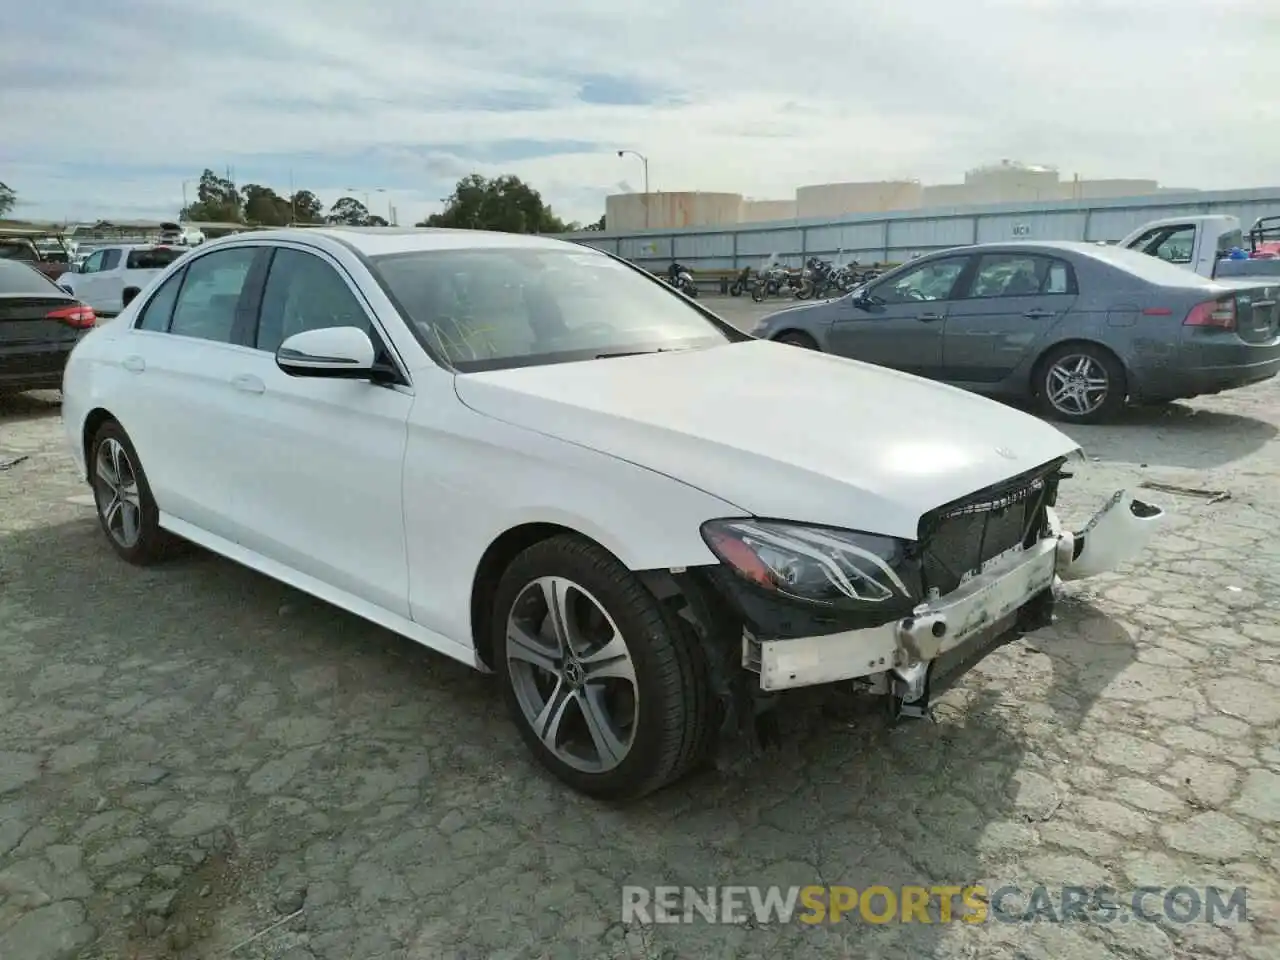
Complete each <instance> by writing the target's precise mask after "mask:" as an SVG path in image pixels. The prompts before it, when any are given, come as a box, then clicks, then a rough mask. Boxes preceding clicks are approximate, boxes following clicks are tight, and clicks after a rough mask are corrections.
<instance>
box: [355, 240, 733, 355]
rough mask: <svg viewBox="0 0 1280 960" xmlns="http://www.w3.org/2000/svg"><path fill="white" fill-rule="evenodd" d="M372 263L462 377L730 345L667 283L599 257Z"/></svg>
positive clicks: (529, 253)
mask: <svg viewBox="0 0 1280 960" xmlns="http://www.w3.org/2000/svg"><path fill="white" fill-rule="evenodd" d="M372 261H373V265H374V267H373V269H374V272H375V274H376V276H377V278H378V280H379V281H380V282H381V283H382V284H383V286H384V288H385V289H386V290H387V291H388V292H389V293H390V294H391V296H392V298H393V299H394V300H395V301H396V302H397V303H398V305H399V307H400V309H401V311H402V312H403V314H404V317H405V320H406V321H407V322H408V324H409V327H410V328H411V330H412V331H413V333H414V335H415V336H416V337H417V338H418V340H419V342H421V343H422V344H423V346H425V347H426V348H427V349H428V350H429V351H431V352H432V353H433V354H434V355H436V356H440V357H443V358H444V359H445V360H446V361H447V362H448V363H449V364H450V365H451V366H453V367H454V368H455V369H456V370H458V371H460V372H462V373H468V372H472V371H479V370H498V369H504V368H508V367H520V366H534V365H540V364H549V363H566V362H571V361H577V360H591V359H595V358H602V357H606V356H614V355H618V354H626V353H651V352H656V351H659V350H685V349H693V348H698V347H711V346H718V345H722V344H725V343H729V342H730V337H729V335H728V334H726V333H725V332H723V331H721V330H720V329H719V328H718V327H717V326H716V325H715V324H714V323H712V322H711V321H710V320H708V319H707V318H706V317H705V316H704V315H703V314H702V313H701V312H699V311H698V310H697V309H696V308H695V307H693V306H691V305H689V304H688V303H686V302H685V301H684V300H683V299H682V298H681V297H679V296H678V295H677V294H675V293H673V292H671V291H670V289H669V288H668V287H666V286H665V285H660V284H659V283H657V282H655V281H653V280H651V279H647V278H645V277H644V276H642V275H641V274H640V273H638V272H637V271H635V270H632V269H631V268H629V267H626V266H624V265H623V264H620V263H618V262H617V261H615V260H612V259H611V258H609V257H607V256H605V255H603V254H597V253H588V252H585V251H584V252H578V251H576V250H557V249H530V248H519V247H515V248H492V249H482V250H474V249H467V250H423V251H416V252H413V253H402V254H388V255H384V256H380V257H374V258H372Z"/></svg>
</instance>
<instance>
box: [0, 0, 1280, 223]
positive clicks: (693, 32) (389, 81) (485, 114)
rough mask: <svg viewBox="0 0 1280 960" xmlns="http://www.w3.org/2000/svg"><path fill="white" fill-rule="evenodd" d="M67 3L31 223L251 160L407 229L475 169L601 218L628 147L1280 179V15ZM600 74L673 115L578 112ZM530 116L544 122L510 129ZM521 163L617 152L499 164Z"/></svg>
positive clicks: (950, 170) (819, 170)
mask: <svg viewBox="0 0 1280 960" xmlns="http://www.w3.org/2000/svg"><path fill="white" fill-rule="evenodd" d="M49 6H50V12H49V13H43V12H41V11H40V8H39V5H34V8H33V6H32V5H22V6H20V7H15V8H14V9H13V10H10V11H7V13H6V20H7V23H6V29H5V34H4V37H3V38H2V39H0V45H2V46H0V49H3V53H4V60H5V63H6V65H7V67H8V69H7V71H6V76H7V77H9V78H11V79H12V78H14V77H24V76H25V77H30V78H31V79H32V81H33V83H34V84H37V85H38V84H42V83H48V82H52V81H53V80H55V79H56V80H57V82H58V83H59V84H62V83H66V82H67V81H70V80H72V79H74V78H76V77H77V76H78V73H77V71H80V70H83V71H84V72H85V76H84V78H83V79H81V80H80V81H79V83H78V84H77V85H75V86H72V87H63V86H54V87H53V88H51V89H45V90H44V92H40V90H38V89H31V90H28V91H25V92H23V91H18V92H16V93H15V91H14V89H13V88H12V87H11V86H8V85H7V86H6V90H7V92H6V96H5V98H4V99H3V100H0V131H3V140H0V180H3V181H5V182H7V183H9V184H10V185H11V186H13V187H14V188H16V189H17V190H18V191H19V193H20V195H21V196H22V198H23V199H24V200H25V201H26V202H27V203H28V204H31V206H28V207H24V208H23V210H22V212H28V211H37V210H38V212H39V214H40V215H45V216H62V215H68V216H89V215H102V214H105V213H108V212H111V211H117V212H118V213H119V215H121V216H124V215H129V214H130V213H131V212H132V213H133V214H134V215H140V213H141V212H142V211H157V212H158V211H161V210H164V211H172V209H173V208H174V207H176V205H177V204H178V203H179V202H180V200H181V179H182V178H183V177H195V176H198V175H199V172H200V170H201V169H203V168H204V167H205V166H212V167H214V168H215V169H221V168H222V167H223V166H225V165H226V164H233V165H234V166H235V167H236V168H237V170H238V171H240V170H253V171H254V174H253V175H254V177H255V178H256V179H259V180H264V181H267V182H271V183H272V185H273V186H276V187H277V189H284V188H286V187H287V185H288V174H289V168H292V171H293V177H294V180H295V182H296V184H297V185H298V186H300V187H303V186H310V187H313V188H319V189H317V192H319V193H321V195H322V198H323V199H325V200H327V201H332V200H333V199H336V198H337V196H339V195H341V193H343V192H344V188H346V187H357V188H361V189H368V190H370V191H373V190H374V189H375V188H376V187H377V186H380V185H381V186H386V187H388V194H387V195H386V197H389V198H390V199H392V200H393V202H395V203H396V205H397V207H398V208H399V213H400V219H401V221H402V222H405V221H407V220H410V219H411V218H412V219H417V218H419V217H421V216H422V215H423V214H425V213H426V212H427V211H428V210H430V209H434V208H437V207H438V206H439V199H440V197H442V196H444V195H445V194H446V193H448V190H449V185H450V184H451V182H452V181H454V180H456V179H457V178H458V176H460V175H462V174H464V173H468V172H472V171H476V172H482V173H487V174H492V173H505V172H511V173H516V174H518V175H520V176H521V177H523V178H525V179H527V180H529V181H530V182H531V183H532V184H533V185H534V186H536V187H537V188H538V189H539V190H541V191H542V193H543V194H544V196H545V197H546V198H547V199H548V200H550V201H551V202H552V203H553V205H554V206H556V208H557V210H559V211H560V212H561V213H562V214H563V215H565V216H568V217H572V218H576V219H581V220H588V219H595V217H596V216H598V215H599V213H600V211H601V209H602V207H603V202H602V198H603V196H604V195H605V194H608V193H613V192H617V191H618V183H619V180H620V179H625V181H626V182H628V183H632V184H635V183H638V182H640V178H641V171H640V170H639V169H638V165H639V162H638V161H637V160H635V159H634V158H631V157H627V158H623V159H619V158H618V157H617V155H616V150H617V149H619V148H631V149H637V150H640V151H642V152H644V153H646V154H647V155H648V156H649V158H650V175H651V183H652V186H653V188H654V189H662V190H684V189H701V190H728V191H734V192H741V193H744V194H749V195H751V196H753V197H787V196H790V195H791V194H792V193H793V191H794V189H795V187H797V186H800V185H803V184H806V183H822V182H827V181H836V180H875V179H884V178H897V177H919V178H921V179H923V180H925V181H926V182H943V181H952V180H958V179H959V178H960V177H961V175H962V174H963V171H964V170H965V169H967V168H969V167H972V166H974V165H977V164H979V163H984V162H988V161H991V160H993V159H999V158H1003V157H1015V158H1019V159H1024V160H1028V161H1032V162H1047V163H1054V164H1057V165H1058V166H1059V167H1060V168H1061V169H1062V170H1063V172H1064V174H1066V175H1070V174H1071V173H1075V172H1078V173H1080V174H1081V175H1082V176H1085V177H1106V176H1116V177H1154V178H1156V179H1159V180H1160V181H1161V182H1162V183H1166V184H1169V185H1174V186H1199V187H1206V188H1213V187H1216V188H1229V187H1236V186H1257V185H1267V184H1268V183H1269V182H1272V181H1277V180H1280V174H1278V173H1277V170H1278V169H1280V168H1277V167H1276V163H1275V157H1276V155H1277V154H1278V153H1280V101H1278V100H1277V99H1276V98H1275V96H1274V91H1275V90H1276V89H1277V88H1280V57H1277V56H1276V51H1277V49H1278V48H1280V11H1274V10H1272V9H1271V7H1270V6H1268V5H1259V4H1253V5H1249V6H1246V7H1238V6H1231V5H1228V6H1226V7H1224V6H1223V4H1221V3H1219V2H1217V0H1162V2H1161V0H906V2H903V3H896V4H886V3H881V2H879V0H863V2H857V0H846V2H836V0H812V2H809V3H806V4H803V5H800V6H798V7H796V6H793V7H779V6H778V5H777V4H776V3H773V2H765V0H734V2H732V3H729V2H723V0H722V2H706V0H703V2H699V3H694V2H692V0H686V2H677V0H653V2H649V3H646V4H643V5H641V6H640V7H638V8H637V7H634V6H631V7H628V6H619V5H616V4H601V3H599V2H588V0H539V2H538V3H537V4H520V3H517V2H515V0H469V2H468V3H467V4H465V5H462V6H457V5H444V6H442V5H439V4H419V3H412V2H409V0H382V2H380V3H378V4H372V5H361V4H339V3H337V2H334V0H328V2H325V3H323V4H322V3H320V2H316V0H271V2H265V0H221V2H214V0H207V2H204V3H201V4H199V5H195V4H192V5H186V4H183V5H178V4H170V3H165V2H162V0H120V2H118V3H116V4H107V5H98V6H97V7H96V8H95V7H87V6H86V7H85V8H84V10H85V12H83V13H82V14H80V16H78V17H68V16H67V15H66V14H65V13H63V11H64V10H65V9H66V7H67V6H69V5H59V6H58V7H56V8H55V7H54V5H49ZM77 6H78V5H77ZM94 10H98V11H101V13H100V14H99V16H101V17H102V18H101V19H98V18H97V17H95V16H94V14H93V13H92V11H94ZM68 51H73V53H72V54H70V55H69V54H68ZM55 73H56V74H57V77H53V74H55ZM591 77H596V78H613V80H614V82H615V84H616V83H619V82H621V83H632V84H637V83H638V84H640V85H642V86H645V87H649V88H652V89H654V90H657V91H665V92H666V93H668V94H669V95H670V98H672V99H674V100H675V101H676V102H675V103H669V104H667V105H662V106H652V105H635V106H608V105H593V104H587V103H583V102H581V100H579V99H578V90H579V87H580V86H581V84H582V83H583V82H584V81H585V79H588V78H591ZM482 101H487V102H488V103H489V106H490V109H481V108H480V107H479V106H477V104H479V103H481V102H482ZM515 101H525V103H524V104H523V105H524V106H526V107H527V106H530V105H531V104H532V103H541V104H542V108H541V109H521V110H503V109H499V108H500V107H501V106H502V105H503V104H504V103H505V104H511V103H513V102H515ZM510 140H525V141H589V142H591V143H594V144H598V145H599V149H598V150H596V151H595V152H592V153H566V154H562V155H558V156H545V157H537V158H533V159H511V160H508V161H506V162H501V161H495V162H487V163H486V162H480V161H478V160H477V158H484V157H486V156H489V155H490V153H489V151H488V150H487V149H486V147H485V145H486V144H492V143H494V142H496V141H510ZM65 164H72V165H74V166H73V167H72V168H71V169H70V172H68V169H67V168H66V167H64V166H62V165H65ZM130 168H132V169H130ZM160 168H170V169H169V170H166V171H164V172H161V170H160ZM178 170H188V171H189V172H188V173H185V174H181V173H176V171H178ZM242 179H244V178H243V177H242ZM340 180H349V181H351V182H345V183H344V182H338V181H340ZM366 184H367V186H365V185H366ZM379 197H380V198H381V197H383V195H379ZM374 206H375V209H377V208H378V206H379V204H377V203H376V202H375V204H374ZM382 206H385V204H383V205H382Z"/></svg>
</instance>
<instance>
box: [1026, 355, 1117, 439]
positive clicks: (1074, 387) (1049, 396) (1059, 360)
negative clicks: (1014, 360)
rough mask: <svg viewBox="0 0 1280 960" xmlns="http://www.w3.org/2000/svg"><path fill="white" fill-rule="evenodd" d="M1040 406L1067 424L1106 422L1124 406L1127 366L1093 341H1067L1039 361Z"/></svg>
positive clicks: (1036, 387) (1036, 381) (1044, 412)
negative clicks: (1125, 368) (1125, 369)
mask: <svg viewBox="0 0 1280 960" xmlns="http://www.w3.org/2000/svg"><path fill="white" fill-rule="evenodd" d="M1033 386H1034V390H1035V396H1036V405H1037V406H1038V408H1039V410H1040V412H1041V414H1042V415H1044V416H1046V417H1049V418H1051V419H1053V420H1058V421H1061V422H1063V423H1102V422H1104V421H1107V420H1110V419H1112V418H1114V417H1115V416H1116V414H1118V413H1119V412H1120V411H1121V410H1122V409H1123V408H1124V402H1125V396H1126V393H1127V386H1126V381H1125V374H1124V365H1123V364H1121V363H1120V360H1119V359H1118V358H1117V357H1116V355H1115V354H1114V353H1112V352H1111V351H1110V350H1108V349H1106V348H1105V347H1101V346H1098V345H1097V344H1093V343H1064V344H1062V345H1061V346H1059V347H1055V348H1054V349H1052V350H1050V351H1049V352H1048V353H1047V354H1045V356H1044V358H1043V359H1041V360H1040V362H1039V363H1037V364H1036V373H1035V379H1034V384H1033Z"/></svg>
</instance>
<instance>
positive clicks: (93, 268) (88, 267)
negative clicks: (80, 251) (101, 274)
mask: <svg viewBox="0 0 1280 960" xmlns="http://www.w3.org/2000/svg"><path fill="white" fill-rule="evenodd" d="M104 256H106V251H104V250H95V251H94V252H93V253H91V254H89V257H88V259H86V260H85V262H84V264H83V265H81V267H80V272H81V273H97V272H98V271H99V270H101V269H102V258H103V257H104Z"/></svg>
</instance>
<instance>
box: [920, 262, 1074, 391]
mask: <svg viewBox="0 0 1280 960" xmlns="http://www.w3.org/2000/svg"><path fill="white" fill-rule="evenodd" d="M963 287H964V289H963V290H961V291H960V292H959V296H958V298H957V299H956V300H955V302H953V303H952V304H951V307H950V309H949V310H948V311H947V319H946V323H945V325H944V328H943V337H942V362H943V366H944V367H945V368H946V374H945V378H944V379H947V380H950V381H952V382H955V383H968V384H996V383H999V382H1000V381H1002V380H1004V379H1005V378H1006V377H1008V376H1009V375H1010V374H1012V373H1013V372H1014V370H1015V369H1016V368H1017V367H1018V365H1019V364H1020V363H1021V362H1022V361H1023V360H1024V359H1025V358H1026V357H1027V355H1028V354H1029V353H1031V352H1032V351H1033V350H1034V349H1035V346H1036V344H1037V343H1039V342H1040V341H1042V340H1043V339H1044V338H1045V337H1046V336H1047V334H1048V333H1049V331H1050V330H1052V329H1053V327H1054V326H1055V325H1056V324H1057V323H1058V321H1060V320H1061V319H1062V318H1063V317H1065V316H1066V315H1067V313H1068V312H1070V310H1071V307H1072V306H1073V305H1074V304H1075V302H1076V299H1077V296H1078V294H1079V288H1078V287H1077V284H1076V276H1075V271H1074V270H1073V269H1072V267H1071V264H1070V263H1068V262H1067V261H1066V260H1062V259H1059V258H1057V257H1048V256H1042V255H1039V254H1025V253H988V254H984V255H982V256H981V257H980V258H979V259H978V265H977V269H976V270H974V271H973V273H972V274H971V276H970V277H969V278H968V280H967V281H966V282H965V283H964V285H963Z"/></svg>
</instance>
